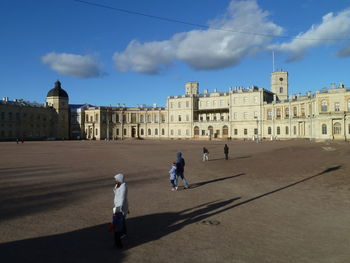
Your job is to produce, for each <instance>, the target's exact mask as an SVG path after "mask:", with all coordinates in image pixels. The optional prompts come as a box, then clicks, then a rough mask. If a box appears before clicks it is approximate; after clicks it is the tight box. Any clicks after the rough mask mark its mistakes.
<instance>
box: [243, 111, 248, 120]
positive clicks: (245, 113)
mask: <svg viewBox="0 0 350 263" xmlns="http://www.w3.org/2000/svg"><path fill="white" fill-rule="evenodd" d="M243 119H245V120H246V119H248V112H244V113H243Z"/></svg>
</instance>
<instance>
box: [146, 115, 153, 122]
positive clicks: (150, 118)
mask: <svg viewBox="0 0 350 263" xmlns="http://www.w3.org/2000/svg"><path fill="white" fill-rule="evenodd" d="M147 122H152V115H151V114H148V115H147Z"/></svg>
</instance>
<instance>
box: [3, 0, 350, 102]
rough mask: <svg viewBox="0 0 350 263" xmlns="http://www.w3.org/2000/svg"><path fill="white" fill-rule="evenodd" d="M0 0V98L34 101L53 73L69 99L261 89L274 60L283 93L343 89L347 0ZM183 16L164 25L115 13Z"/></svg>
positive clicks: (155, 98)
mask: <svg viewBox="0 0 350 263" xmlns="http://www.w3.org/2000/svg"><path fill="white" fill-rule="evenodd" d="M87 1H88V2H90V3H97V4H100V5H104V6H107V7H111V8H102V7H98V6H93V5H90V4H86V3H82V2H79V1H74V0H51V1H47V0H33V1H26V0H21V1H20V0H2V1H1V3H0V33H1V37H0V39H1V41H0V81H1V83H0V95H1V96H2V97H5V96H6V97H10V99H15V98H23V99H26V100H29V101H37V102H40V103H43V102H44V101H45V97H46V94H47V92H48V90H49V89H51V88H52V87H53V85H54V82H55V81H56V80H57V79H58V80H60V81H61V83H62V87H63V88H64V89H65V90H66V91H67V92H68V94H69V99H70V103H72V104H79V103H90V104H94V105H112V106H113V105H116V104H117V103H121V104H123V103H125V104H126V105H127V106H136V105H137V104H146V105H152V104H153V103H157V104H158V105H160V106H164V105H165V102H166V97H167V96H169V95H180V94H183V93H184V84H185V82H187V81H199V83H200V90H201V91H203V89H209V91H213V89H217V90H218V91H225V90H228V89H229V87H231V86H251V85H256V86H259V87H262V88H266V89H269V88H270V73H271V71H272V55H271V54H272V51H274V52H275V67H276V68H278V69H279V68H282V69H283V70H285V71H288V72H289V84H290V94H291V93H299V92H300V93H305V92H307V91H308V90H310V91H312V92H315V91H316V90H318V89H322V88H323V87H330V85H331V83H332V82H335V83H336V84H339V83H340V82H342V83H345V85H346V86H347V87H350V74H349V68H350V67H349V66H350V63H349V62H350V2H349V1H347V0H337V1H329V0H294V1H289V0H285V1H275V0H260V1H259V0H257V1H254V0H249V1H248V0H247V1H228V0H215V1H214V0H193V1H187V0H186V1H185V0H177V1H164V0H148V1H144V0H128V1H125V0H124V1H122V0H87ZM113 8H115V9H124V10H129V11H132V12H138V13H142V14H146V15H151V16H157V17H164V18H167V19H173V20H178V21H183V22H186V23H189V24H197V25H202V26H203V27H196V26H194V25H188V24H184V23H173V22H169V21H165V20H161V19H153V18H150V17H147V16H142V15H135V14H131V13H127V12H120V11H117V10H115V9H113Z"/></svg>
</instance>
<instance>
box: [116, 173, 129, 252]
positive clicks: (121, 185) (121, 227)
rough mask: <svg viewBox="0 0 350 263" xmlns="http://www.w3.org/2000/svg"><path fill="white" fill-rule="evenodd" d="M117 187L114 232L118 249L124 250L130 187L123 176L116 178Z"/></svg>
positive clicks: (119, 175) (118, 175)
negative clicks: (123, 239) (123, 241)
mask: <svg viewBox="0 0 350 263" xmlns="http://www.w3.org/2000/svg"><path fill="white" fill-rule="evenodd" d="M114 179H115V181H116V185H115V187H114V189H113V192H114V208H113V221H112V224H113V231H114V242H115V246H116V247H117V248H123V244H122V240H121V239H122V237H124V236H125V235H126V222H125V218H126V215H127V214H128V213H129V205H128V187H127V185H126V183H125V181H124V175H123V174H117V175H115V176H114Z"/></svg>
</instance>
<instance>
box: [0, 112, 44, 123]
mask: <svg viewBox="0 0 350 263" xmlns="http://www.w3.org/2000/svg"><path fill="white" fill-rule="evenodd" d="M6 115H7V116H6ZM27 116H28V115H27V113H23V114H22V117H23V118H27ZM20 119H21V114H20V113H19V112H16V113H15V114H14V113H13V112H7V114H6V112H1V113H0V120H9V121H12V120H17V121H19V120H20ZM34 119H37V120H43V121H46V117H45V116H42V115H40V114H38V115H34V114H30V115H29V120H34Z"/></svg>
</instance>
